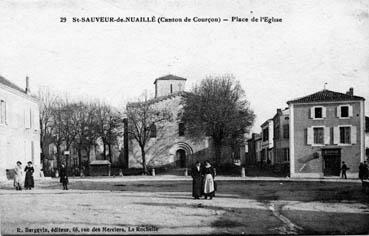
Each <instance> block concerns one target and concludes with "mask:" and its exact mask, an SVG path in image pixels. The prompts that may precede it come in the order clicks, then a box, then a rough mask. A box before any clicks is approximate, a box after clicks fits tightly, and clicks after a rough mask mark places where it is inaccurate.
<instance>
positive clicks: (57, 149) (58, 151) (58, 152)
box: [56, 145, 61, 169]
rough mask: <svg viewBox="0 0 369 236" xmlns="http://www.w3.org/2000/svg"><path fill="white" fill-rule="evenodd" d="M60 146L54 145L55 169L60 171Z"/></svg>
mask: <svg viewBox="0 0 369 236" xmlns="http://www.w3.org/2000/svg"><path fill="white" fill-rule="evenodd" d="M60 164H61V163H60V145H56V167H57V168H58V169H60Z"/></svg>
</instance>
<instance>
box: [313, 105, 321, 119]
mask: <svg viewBox="0 0 369 236" xmlns="http://www.w3.org/2000/svg"><path fill="white" fill-rule="evenodd" d="M322 110H323V108H322V107H315V108H314V111H315V117H314V118H317V119H319V118H323V111H322Z"/></svg>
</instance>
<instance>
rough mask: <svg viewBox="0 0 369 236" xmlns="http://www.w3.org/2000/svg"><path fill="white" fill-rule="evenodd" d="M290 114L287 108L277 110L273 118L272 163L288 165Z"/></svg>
mask: <svg viewBox="0 0 369 236" xmlns="http://www.w3.org/2000/svg"><path fill="white" fill-rule="evenodd" d="M289 116H290V113H289V110H288V108H286V109H284V110H282V109H277V113H276V114H275V116H274V117H273V125H274V127H273V129H274V138H273V142H274V161H273V163H279V164H281V163H288V162H289V161H290V154H289V153H290V142H289V139H290V130H289V129H290V128H289V127H290V121H289V120H290V117H289Z"/></svg>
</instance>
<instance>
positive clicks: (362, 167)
mask: <svg viewBox="0 0 369 236" xmlns="http://www.w3.org/2000/svg"><path fill="white" fill-rule="evenodd" d="M359 179H360V180H361V181H363V179H364V163H362V162H360V165H359Z"/></svg>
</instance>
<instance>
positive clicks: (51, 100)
mask: <svg viewBox="0 0 369 236" xmlns="http://www.w3.org/2000/svg"><path fill="white" fill-rule="evenodd" d="M38 98H39V100H40V104H39V105H40V136H41V139H40V142H41V150H42V162H43V163H42V164H43V165H45V158H46V159H48V158H49V146H50V144H52V143H53V142H54V139H53V133H54V119H53V114H54V113H53V109H54V107H55V103H56V102H57V100H58V97H57V95H55V93H52V92H51V91H50V90H49V89H47V88H44V89H40V90H39V91H38Z"/></svg>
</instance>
